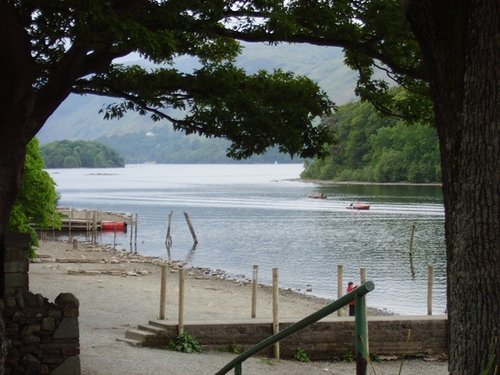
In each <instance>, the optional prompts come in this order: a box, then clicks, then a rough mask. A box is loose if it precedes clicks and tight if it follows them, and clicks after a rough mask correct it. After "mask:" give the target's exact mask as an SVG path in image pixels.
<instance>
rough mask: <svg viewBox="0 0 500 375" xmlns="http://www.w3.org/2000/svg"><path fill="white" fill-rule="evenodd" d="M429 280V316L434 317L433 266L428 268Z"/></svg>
mask: <svg viewBox="0 0 500 375" xmlns="http://www.w3.org/2000/svg"><path fill="white" fill-rule="evenodd" d="M427 273H428V280H427V315H432V284H433V275H434V268H433V267H432V266H431V265H428V266H427Z"/></svg>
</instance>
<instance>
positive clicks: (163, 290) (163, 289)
mask: <svg viewBox="0 0 500 375" xmlns="http://www.w3.org/2000/svg"><path fill="white" fill-rule="evenodd" d="M167 275H168V265H166V264H162V265H161V284H160V319H165V305H166V303H167Z"/></svg>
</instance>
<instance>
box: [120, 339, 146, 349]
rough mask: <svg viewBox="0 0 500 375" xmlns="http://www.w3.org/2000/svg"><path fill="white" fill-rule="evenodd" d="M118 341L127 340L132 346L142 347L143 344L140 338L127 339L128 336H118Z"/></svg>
mask: <svg viewBox="0 0 500 375" xmlns="http://www.w3.org/2000/svg"><path fill="white" fill-rule="evenodd" d="M116 341H122V342H126V343H127V344H129V345H132V346H137V347H141V346H142V342H140V341H138V340H133V339H127V338H120V337H119V338H117V339H116Z"/></svg>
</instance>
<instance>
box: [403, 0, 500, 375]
mask: <svg viewBox="0 0 500 375" xmlns="http://www.w3.org/2000/svg"><path fill="white" fill-rule="evenodd" d="M403 6H404V9H405V13H406V15H407V18H408V20H409V22H410V24H411V26H412V29H413V31H414V33H415V35H416V38H417V40H418V42H419V44H420V46H421V49H422V53H423V55H424V61H425V64H426V68H427V70H428V73H429V76H430V77H431V80H430V85H431V92H432V95H433V101H434V107H435V116H436V123H437V126H438V134H439V139H440V147H441V165H442V174H443V196H444V206H445V236H446V252H447V292H448V312H449V371H450V374H457V375H468V374H479V373H480V372H481V371H482V370H484V369H485V368H486V366H487V362H488V357H489V356H490V355H491V354H492V352H493V344H494V342H495V340H498V336H499V332H500V324H499V321H500V319H499V318H500V277H499V273H500V241H499V234H500V225H499V221H500V212H499V198H500V179H499V176H500V168H499V159H500V157H499V156H500V145H499V131H498V119H499V118H500V103H499V101H498V95H499V94H498V88H499V87H500V82H499V70H498V63H499V61H500V59H499V57H500V56H499V45H498V43H499V42H498V41H499V40H500V39H499V20H498V7H499V6H498V2H496V1H495V0H475V1H465V0H461V1H444V0H440V1H436V0H426V1H417V0H415V1H413V0H408V1H406V2H403ZM499 347H500V342H499V343H497V346H496V364H497V366H498V364H499V362H500V350H499Z"/></svg>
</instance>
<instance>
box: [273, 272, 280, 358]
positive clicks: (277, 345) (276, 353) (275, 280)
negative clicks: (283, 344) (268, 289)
mask: <svg viewBox="0 0 500 375" xmlns="http://www.w3.org/2000/svg"><path fill="white" fill-rule="evenodd" d="M279 330H280V323H279V319H278V269H277V268H273V334H276V333H278V332H279ZM274 358H276V359H280V343H279V341H278V342H277V343H275V344H274Z"/></svg>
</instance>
